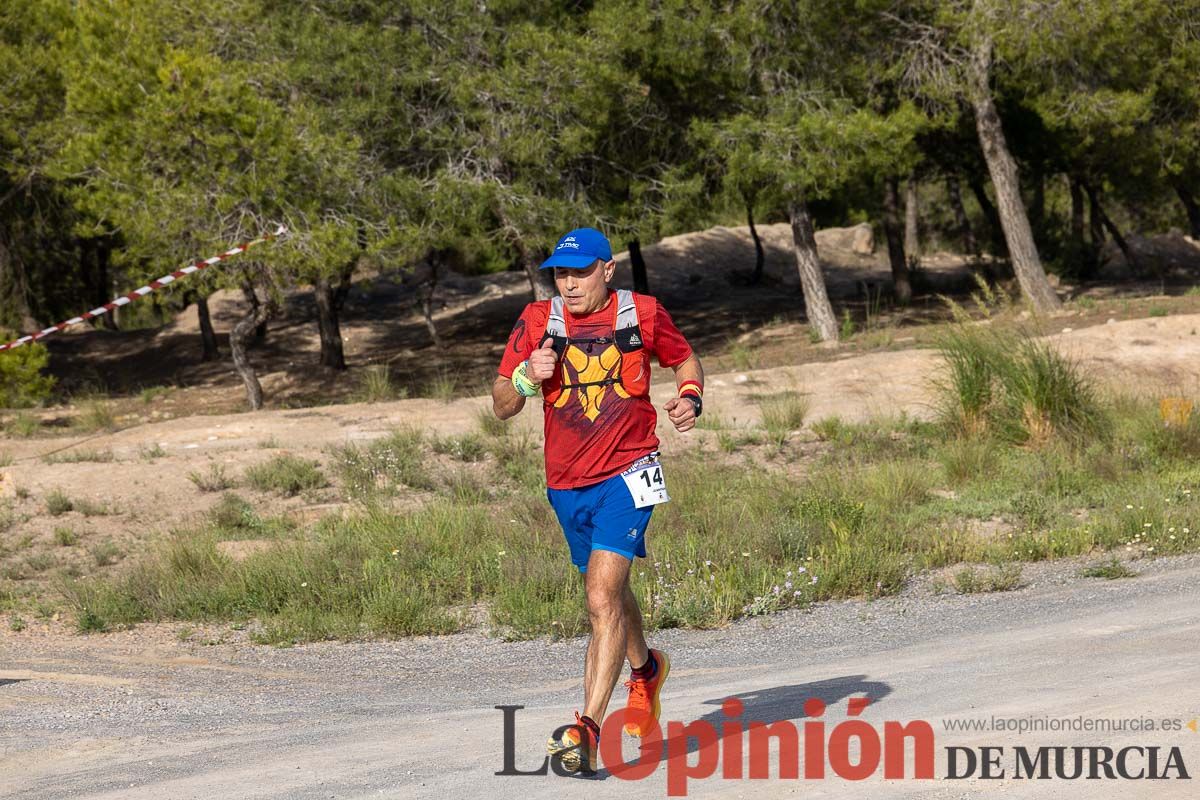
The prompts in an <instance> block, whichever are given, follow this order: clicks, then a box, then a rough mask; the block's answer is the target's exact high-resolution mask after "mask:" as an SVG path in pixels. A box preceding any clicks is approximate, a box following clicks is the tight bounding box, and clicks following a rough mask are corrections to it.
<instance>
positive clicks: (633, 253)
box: [629, 239, 650, 294]
mask: <svg viewBox="0 0 1200 800" xmlns="http://www.w3.org/2000/svg"><path fill="white" fill-rule="evenodd" d="M629 270H630V272H632V273H633V290H634V291H635V292H638V293H640V294H650V278H649V277H648V276H647V274H646V259H644V258H642V243H641V242H639V241H638V240H637V239H630V240H629Z"/></svg>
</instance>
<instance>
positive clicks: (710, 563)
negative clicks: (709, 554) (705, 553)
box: [704, 561, 712, 567]
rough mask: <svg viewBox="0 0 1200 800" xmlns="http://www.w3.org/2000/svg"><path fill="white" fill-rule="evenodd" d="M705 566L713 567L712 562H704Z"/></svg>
mask: <svg viewBox="0 0 1200 800" xmlns="http://www.w3.org/2000/svg"><path fill="white" fill-rule="evenodd" d="M704 566H706V567H711V566H712V562H711V561H705V562H704Z"/></svg>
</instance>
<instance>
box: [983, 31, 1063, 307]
mask: <svg viewBox="0 0 1200 800" xmlns="http://www.w3.org/2000/svg"><path fill="white" fill-rule="evenodd" d="M991 68H992V42H991V40H990V39H988V38H987V37H981V38H980V41H979V43H978V44H977V45H976V47H975V50H974V52H973V53H972V59H971V78H972V87H971V88H972V92H971V95H972V96H971V103H972V106H973V107H974V109H975V128H976V130H977V132H978V133H979V144H980V146H981V147H982V149H983V157H984V160H985V161H986V162H987V166H988V174H989V175H991V178H992V186H994V187H995V189H996V205H997V206H998V207H999V211H1000V225H1001V227H1003V229H1004V240H1005V242H1007V244H1008V253H1009V257H1010V259H1011V260H1012V266H1013V270H1014V271H1015V272H1016V273H1017V281H1018V282H1019V283H1020V284H1021V291H1022V292H1023V293H1024V294H1025V297H1026V298H1027V299H1028V300H1029V302H1030V304H1031V305H1032V306H1033V307H1034V308H1035V309H1036V310H1038V311H1052V310H1054V309H1057V308H1061V307H1062V303H1061V302H1060V301H1059V299H1058V295H1057V294H1055V293H1054V287H1052V286H1051V285H1050V281H1049V280H1047V278H1046V271H1045V269H1043V268H1042V260H1041V258H1040V257H1039V256H1038V251H1037V247H1036V245H1034V243H1033V231H1032V230H1031V229H1030V227H1029V217H1028V215H1027V214H1026V213H1025V206H1024V204H1023V203H1022V202H1021V187H1020V184H1019V183H1018V180H1017V164H1016V162H1015V161H1013V157H1012V154H1011V153H1009V151H1008V143H1007V142H1006V141H1005V138H1004V129H1003V127H1002V126H1001V122H1000V114H999V113H998V112H997V111H996V103H995V100H994V99H993V98H992V90H991V85H990V77H991Z"/></svg>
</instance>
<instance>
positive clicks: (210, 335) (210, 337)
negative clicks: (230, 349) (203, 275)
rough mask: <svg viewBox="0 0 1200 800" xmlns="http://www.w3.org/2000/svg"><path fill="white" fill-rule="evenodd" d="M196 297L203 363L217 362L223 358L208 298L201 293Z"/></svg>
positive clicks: (196, 294)
mask: <svg viewBox="0 0 1200 800" xmlns="http://www.w3.org/2000/svg"><path fill="white" fill-rule="evenodd" d="M195 297H196V316H197V317H198V318H199V319H200V346H201V348H202V351H203V352H202V354H201V356H200V360H201V361H216V360H217V359H219V358H220V357H221V351H220V349H219V348H218V347H217V334H216V332H215V331H214V330H213V326H212V317H211V316H209V313H208V298H207V297H205V296H204V295H202V294H200V293H199V292H196V293H195Z"/></svg>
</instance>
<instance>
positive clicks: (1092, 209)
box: [1088, 195, 1108, 254]
mask: <svg viewBox="0 0 1200 800" xmlns="http://www.w3.org/2000/svg"><path fill="white" fill-rule="evenodd" d="M1101 216H1103V212H1101V211H1100V209H1098V208H1097V207H1096V199H1095V198H1094V197H1092V196H1091V195H1088V231H1089V233H1091V236H1092V248H1093V249H1095V251H1096V253H1097V254H1099V253H1100V251H1101V250H1103V249H1104V243H1105V242H1106V241H1108V237H1106V236H1105V235H1104V223H1103V222H1101V221H1100V217H1101Z"/></svg>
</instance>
